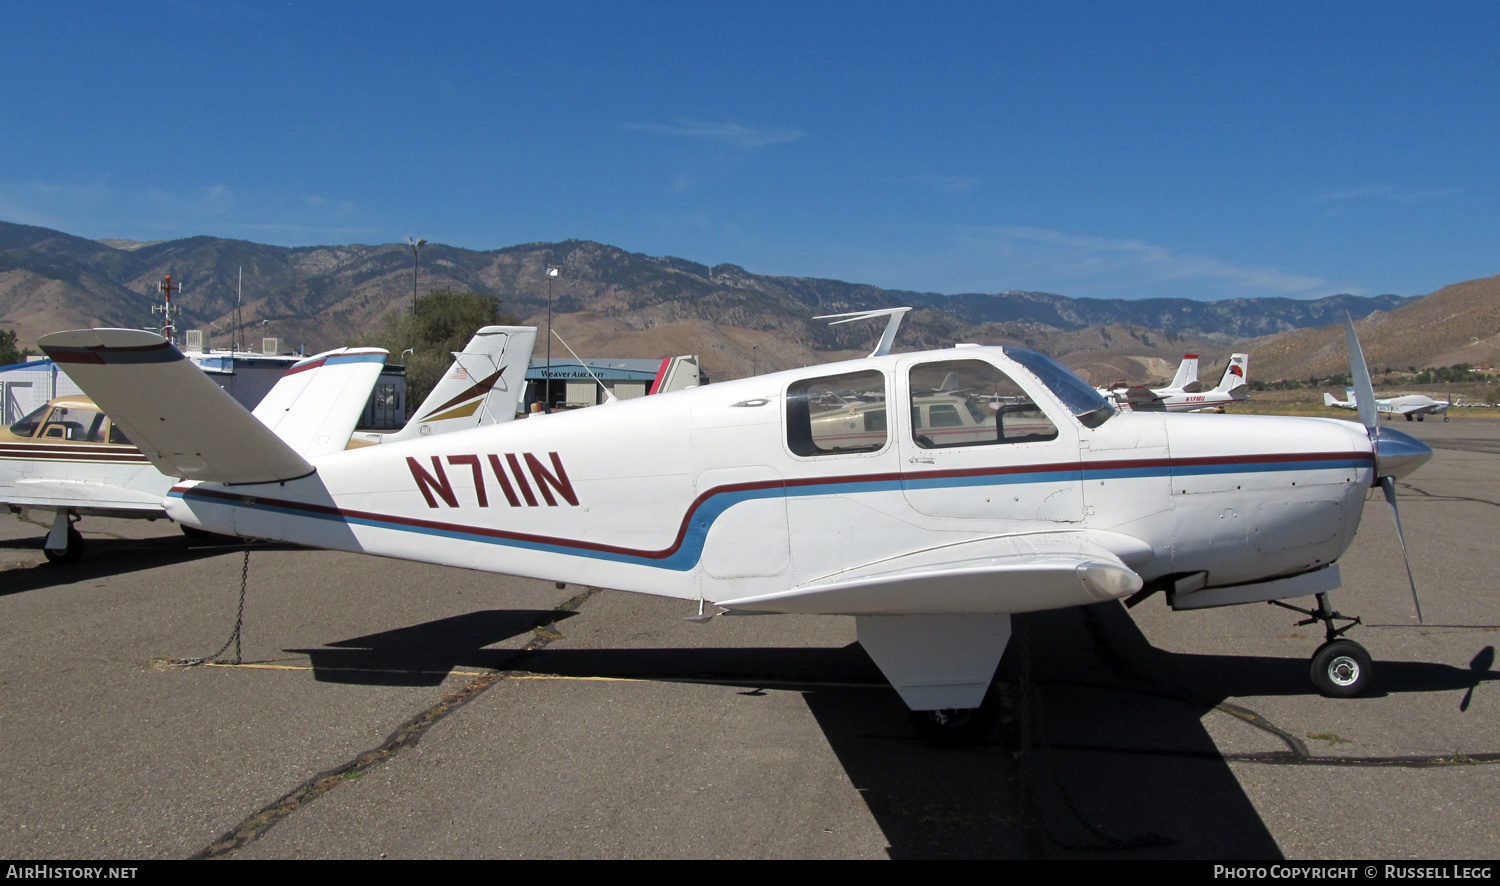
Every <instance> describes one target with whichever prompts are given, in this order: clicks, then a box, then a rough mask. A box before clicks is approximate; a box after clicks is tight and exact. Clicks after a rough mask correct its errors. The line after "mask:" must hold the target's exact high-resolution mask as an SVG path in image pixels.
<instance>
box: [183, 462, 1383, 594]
mask: <svg viewBox="0 0 1500 886" xmlns="http://www.w3.org/2000/svg"><path fill="white" fill-rule="evenodd" d="M1369 466H1370V462H1369V459H1368V458H1364V459H1360V458H1349V459H1335V460H1308V461H1285V462H1248V463H1222V462H1220V463H1208V464H1193V463H1170V464H1169V463H1164V462H1154V463H1151V464H1146V465H1142V466H1140V467H1131V466H1129V465H1128V464H1124V465H1122V464H1120V463H1118V462H1116V463H1113V464H1112V465H1111V466H1110V467H1104V468H1098V467H1089V466H1088V465H1081V466H1079V467H1077V468H1059V469H1058V470H1037V471H1015V470H1007V471H996V472H993V473H986V472H982V471H976V472H974V473H966V472H965V473H957V474H954V475H950V474H947V473H944V474H943V475H941V476H924V475H922V474H909V475H906V476H904V477H902V478H899V479H895V478H890V475H885V477H882V478H881V479H872V480H861V479H858V478H838V479H830V480H829V481H828V482H826V483H822V482H816V481H814V482H806V481H793V482H792V483H790V484H788V485H780V484H767V485H764V486H761V485H756V486H751V487H749V488H745V487H737V488H729V489H725V490H723V491H720V492H716V493H712V494H710V495H708V496H707V497H705V498H704V499H703V500H702V501H701V502H699V504H698V507H697V508H696V509H695V510H693V512H692V513H691V514H690V515H689V517H688V519H687V523H686V525H685V526H684V527H683V528H682V539H681V542H680V543H679V544H677V545H676V546H675V550H671V552H670V553H669V554H667V555H666V556H663V555H662V554H663V553H665V552H655V553H654V554H653V552H648V551H639V552H636V551H630V550H622V549H600V548H601V546H598V545H588V544H581V543H579V542H575V541H565V540H556V541H548V540H543V539H540V538H537V537H525V538H518V537H515V536H514V535H512V534H497V533H496V531H494V530H481V529H479V528H477V527H475V529H474V531H466V530H465V529H464V527H462V526H458V525H455V524H448V523H430V522H427V521H417V520H409V519H405V518H399V517H385V516H382V515H366V514H359V513H352V512H348V511H342V510H334V509H332V508H311V507H308V506H303V505H298V504H276V503H273V502H271V501H268V500H266V499H257V500H256V501H255V504H254V505H253V507H254V508H255V509H256V510H265V511H271V512H273V513H277V514H285V515H287V516H291V517H301V518H311V519H315V520H326V521H330V522H335V523H343V524H346V525H352V526H368V527H370V528H373V529H385V530H392V531H397V532H412V533H417V534H419V535H427V536H432V537H435V538H452V539H457V540H460V541H470V542H478V543H483V544H493V545H502V546H504V547H510V548H519V549H522V550H530V551H538V552H543V553H551V554H562V555H565V556H572V557H585V558H588V559H593V560H603V561H608V562H614V563H629V564H634V565H638V566H649V567H652V568H656V569H667V570H672V571H677V572H682V571H686V570H689V569H692V568H693V567H694V566H695V565H696V564H697V563H698V561H699V559H700V558H701V556H702V553H703V545H704V543H705V541H706V540H707V538H708V532H709V529H710V528H712V527H713V525H714V523H715V522H716V521H717V520H718V519H719V517H720V516H721V515H723V514H724V512H726V511H728V510H729V509H730V508H732V507H734V506H735V505H737V504H740V503H742V502H747V501H756V500H763V499H774V498H782V499H788V498H810V497H814V496H820V495H862V494H867V493H878V492H898V491H901V490H903V489H904V490H906V491H908V492H910V491H922V490H935V489H959V488H982V487H987V486H1006V485H1012V484H1032V483H1044V484H1046V483H1051V484H1057V483H1076V482H1081V481H1085V480H1128V479H1140V478H1150V477H1170V476H1205V475H1210V474H1244V473H1268V472H1306V471H1327V470H1348V469H1359V468H1368V467H1369ZM196 489H197V487H189V488H188V489H187V490H185V491H180V490H177V489H174V490H172V491H171V492H170V493H168V495H169V496H170V497H173V498H180V499H184V500H189V499H191V500H194V501H200V502H204V503H208V504H217V505H225V506H228V507H248V506H247V505H245V504H243V503H239V502H236V501H235V500H234V499H233V498H232V497H229V496H222V495H209V494H206V493H197V492H195V490H196Z"/></svg>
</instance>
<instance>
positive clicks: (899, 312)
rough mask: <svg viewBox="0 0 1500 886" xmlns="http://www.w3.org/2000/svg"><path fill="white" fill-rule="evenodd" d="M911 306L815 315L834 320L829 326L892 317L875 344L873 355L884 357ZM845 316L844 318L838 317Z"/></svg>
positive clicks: (816, 318) (818, 318)
mask: <svg viewBox="0 0 1500 886" xmlns="http://www.w3.org/2000/svg"><path fill="white" fill-rule="evenodd" d="M910 310H911V308H880V309H878V310H874V311H850V312H849V313H847V314H823V315H822V316H820V317H814V318H813V319H814V320H833V322H832V323H829V324H828V325H829V326H837V325H839V324H840V323H853V322H854V321H856V320H871V319H874V318H875V317H890V318H891V319H890V322H889V323H886V324H885V332H884V333H883V334H882V335H881V336H880V344H878V345H876V346H875V350H874V351H873V352H871V354H870V356H871V357H884V356H885V355H887V354H889V353H890V352H891V344H892V343H893V342H894V341H895V340H896V330H897V329H898V328H900V326H901V318H902V317H905V316H906V312H907V311H910ZM836 318H843V319H836Z"/></svg>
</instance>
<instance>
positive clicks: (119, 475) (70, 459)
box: [0, 326, 536, 563]
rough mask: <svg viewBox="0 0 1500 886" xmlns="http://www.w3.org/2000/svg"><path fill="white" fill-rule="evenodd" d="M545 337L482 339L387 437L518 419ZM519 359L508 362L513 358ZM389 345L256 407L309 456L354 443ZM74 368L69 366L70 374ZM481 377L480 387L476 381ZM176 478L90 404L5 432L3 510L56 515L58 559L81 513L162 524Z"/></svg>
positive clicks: (285, 382)
mask: <svg viewBox="0 0 1500 886" xmlns="http://www.w3.org/2000/svg"><path fill="white" fill-rule="evenodd" d="M535 339H536V328H535V327H530V326H523V327H512V326H488V327H485V328H483V329H481V330H479V332H478V333H476V334H475V336H474V339H473V340H472V341H470V342H469V344H468V345H467V346H466V347H465V348H464V350H463V351H461V352H456V353H455V354H454V363H453V366H452V367H451V368H450V369H449V371H448V372H447V373H446V374H445V376H444V379H443V381H442V382H440V383H439V384H438V385H437V387H435V388H434V389H433V391H432V393H431V394H430V395H429V396H428V397H427V400H426V401H424V402H423V404H422V407H421V408H420V409H418V410H417V412H416V413H415V414H414V415H413V417H412V419H411V421H409V422H407V424H406V426H405V427H404V428H402V429H401V430H400V431H398V432H396V433H395V434H392V435H388V436H387V437H386V438H385V439H397V438H400V439H405V438H409V437H416V436H426V435H428V434H433V433H438V434H441V433H446V432H448V431H451V430H458V429H460V428H463V429H467V428H472V427H477V426H479V425H482V424H488V423H495V422H501V421H509V420H510V419H512V418H513V417H514V413H515V408H516V404H517V402H518V401H519V398H520V393H521V391H522V390H523V389H524V387H525V372H526V360H527V358H528V357H529V356H530V354H531V346H532V343H533V342H534V341H535ZM507 352H509V353H510V354H514V355H519V356H517V357H515V358H514V359H512V360H511V361H510V363H509V364H508V365H500V364H501V363H502V361H503V359H504V355H505V354H506V353H507ZM385 358H386V352H385V351H384V350H381V349H379V348H340V349H338V350H334V351H328V352H326V353H322V354H318V355H316V356H313V357H309V358H307V359H306V360H302V361H300V362H298V363H295V364H293V365H292V366H291V368H289V369H288V370H287V372H286V374H285V375H284V376H282V378H281V380H280V381H278V382H277V383H276V386H275V387H273V388H272V389H271V390H270V392H268V393H267V394H266V396H265V397H264V398H263V399H262V400H261V402H260V404H259V405H257V406H256V407H255V411H254V412H253V413H252V415H254V417H255V418H257V419H259V420H260V422H261V423H262V424H264V425H265V426H266V427H268V428H270V429H271V430H272V431H273V432H274V433H275V434H276V435H277V436H279V437H281V438H282V440H283V441H285V442H286V444H287V445H288V446H291V447H292V448H294V449H296V450H297V451H298V452H299V453H301V454H303V455H319V454H323V453H324V452H329V451H334V450H336V449H342V448H344V447H345V446H346V445H354V446H359V445H370V444H371V443H375V442H380V435H360V436H361V437H365V436H369V437H375V438H376V439H374V440H368V439H367V440H359V441H353V440H351V436H350V435H351V433H352V431H353V430H354V427H355V425H356V423H357V422H358V421H359V416H360V412H361V411H362V410H363V409H364V404H365V402H366V401H367V400H368V399H369V394H370V390H371V388H372V387H373V386H374V384H375V382H376V380H377V379H378V378H379V375H380V371H381V368H382V367H383V366H384V364H385ZM75 368H76V365H73V364H70V365H69V367H68V369H69V371H70V373H71V372H72V371H73V370H74V369H75ZM470 375H472V376H473V380H469V379H468V378H467V377H468V376H470ZM176 479H177V476H176V475H170V476H168V475H164V474H163V473H162V472H161V471H159V470H157V469H156V467H154V466H153V465H152V464H151V462H150V461H149V459H148V458H147V457H146V456H145V455H144V454H142V452H141V451H140V449H138V448H137V447H136V446H135V445H134V444H133V443H132V442H131V440H130V438H129V436H128V434H127V433H126V432H124V431H123V430H122V428H121V426H120V425H119V424H118V423H116V422H113V421H111V420H110V418H109V416H108V415H106V414H105V413H104V412H103V411H101V409H100V408H99V407H98V406H96V405H95V404H94V402H93V401H91V400H90V399H88V398H87V397H82V396H76V395H75V396H66V397H58V398H55V399H53V400H51V401H50V402H48V403H47V404H46V405H45V406H43V407H41V408H39V409H37V410H35V411H34V412H32V413H31V414H30V415H27V416H25V417H24V418H22V419H21V420H20V421H18V422H16V423H15V424H13V425H11V426H10V427H9V428H0V503H3V504H5V505H9V506H10V507H11V508H13V509H21V508H35V509H38V510H51V511H53V512H54V516H53V523H52V528H51V531H50V532H49V533H48V534H47V540H46V542H45V544H44V545H43V547H42V552H43V553H44V554H45V555H46V556H47V559H48V560H51V561H52V562H55V563H68V562H73V561H76V560H77V559H78V558H80V557H82V556H83V551H84V543H83V536H82V535H81V534H79V532H78V530H77V529H76V528H75V527H74V524H76V523H77V522H78V520H79V518H81V517H83V516H109V517H131V518H143V519H148V520H154V519H156V518H158V517H162V516H164V510H163V507H162V502H163V499H164V498H165V497H166V494H167V491H168V490H170V489H171V488H172V485H173V484H174V483H175V482H176Z"/></svg>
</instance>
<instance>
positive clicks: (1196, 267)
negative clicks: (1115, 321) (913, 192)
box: [959, 227, 1347, 297]
mask: <svg viewBox="0 0 1500 886" xmlns="http://www.w3.org/2000/svg"><path fill="white" fill-rule="evenodd" d="M959 242H960V243H961V244H962V248H963V249H965V250H966V251H977V252H984V253H989V254H992V255H994V256H996V257H999V258H1003V259H1006V260H1007V261H1006V263H1007V264H1009V265H1010V266H1011V267H1012V268H1013V270H1014V271H1015V272H1019V273H1021V274H1023V275H1035V276H1036V277H1038V278H1041V279H1045V280H1051V281H1056V282H1057V283H1058V284H1063V283H1066V282H1069V281H1075V282H1083V281H1086V280H1090V279H1092V280H1094V281H1095V285H1100V284H1103V285H1106V286H1107V285H1109V284H1108V281H1110V280H1114V281H1117V282H1118V284H1119V285H1121V286H1122V288H1123V287H1130V288H1149V287H1150V286H1151V285H1152V284H1153V283H1159V284H1164V283H1174V284H1181V283H1191V282H1195V281H1197V282H1202V283H1204V284H1211V285H1213V286H1214V287H1216V288H1220V289H1223V288H1228V289H1231V290H1242V291H1244V292H1245V294H1247V295H1249V294H1256V295H1286V296H1294V297H1307V296H1309V294H1311V293H1315V292H1317V291H1318V290H1320V289H1322V288H1323V287H1324V286H1325V284H1326V281H1324V280H1323V279H1322V278H1320V277H1311V276H1307V275H1304V274H1296V273H1292V272H1289V271H1284V270H1282V269H1280V268H1269V267H1257V266H1253V265H1240V264H1235V263H1233V262H1227V261H1223V260H1222V259H1217V258H1213V257H1212V256H1206V255H1193V254H1191V253H1182V252H1178V251H1176V250H1173V249H1169V248H1167V247H1164V246H1157V245H1154V244H1151V243H1147V242H1145V241H1144V240H1134V239H1115V238H1108V237H1090V236H1081V235H1077V234H1065V233H1062V232H1059V231H1049V230H1044V229H1041V228H1027V227H998V228H967V229H963V230H961V231H960V233H959ZM1173 288H1176V287H1175V286H1174V287H1173ZM1345 291H1347V290H1345Z"/></svg>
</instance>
